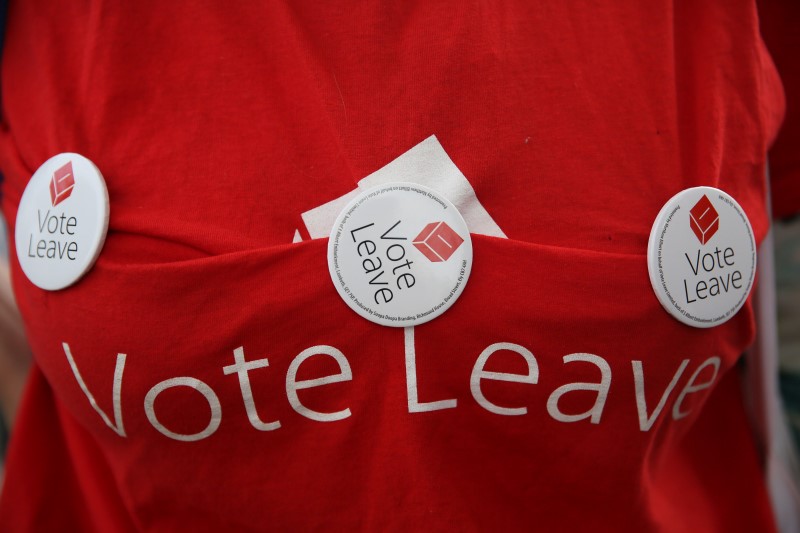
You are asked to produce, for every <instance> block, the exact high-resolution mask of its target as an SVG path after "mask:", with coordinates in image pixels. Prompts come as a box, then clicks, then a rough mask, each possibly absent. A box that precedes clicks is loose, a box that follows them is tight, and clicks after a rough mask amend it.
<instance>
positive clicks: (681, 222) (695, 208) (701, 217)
mask: <svg viewBox="0 0 800 533" xmlns="http://www.w3.org/2000/svg"><path fill="white" fill-rule="evenodd" d="M647 266H648V271H649V273H650V282H651V284H652V285H653V290H654V291H655V293H656V296H657V297H658V300H659V301H660V302H661V305H663V306H664V309H666V310H667V311H668V312H669V313H670V314H671V315H672V316H673V317H675V318H676V319H678V320H680V321H681V322H683V323H684V324H688V325H690V326H694V327H697V328H710V327H713V326H717V325H719V324H722V323H724V322H727V321H728V320H730V319H731V318H733V316H734V315H735V314H736V313H737V312H738V311H739V309H741V307H742V306H743V305H744V303H745V301H746V300H747V295H748V294H750V289H751V288H752V286H753V280H754V278H755V272H756V242H755V238H754V236H753V228H752V226H751V225H750V221H749V220H748V219H747V216H746V215H745V213H744V210H743V209H742V207H741V206H740V205H739V204H738V203H737V202H736V200H734V199H733V198H732V197H731V196H730V195H728V194H727V193H725V192H723V191H721V190H719V189H715V188H713V187H695V188H692V189H686V190H685V191H682V192H680V193H678V194H677V195H675V196H674V197H672V198H671V199H670V200H669V201H668V202H667V203H666V205H664V207H663V208H662V209H661V212H660V213H659V214H658V216H657V217H656V221H655V223H654V224H653V229H652V230H651V232H650V241H649V243H648V247H647Z"/></svg>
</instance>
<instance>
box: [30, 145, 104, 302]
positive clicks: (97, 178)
mask: <svg viewBox="0 0 800 533" xmlns="http://www.w3.org/2000/svg"><path fill="white" fill-rule="evenodd" d="M58 159H69V160H72V161H76V160H77V161H80V162H81V163H85V164H87V165H88V166H89V167H90V168H91V169H92V170H93V171H94V173H93V175H92V176H90V177H89V176H84V179H85V180H86V181H84V183H94V184H95V185H96V187H92V189H93V190H94V191H95V193H94V196H95V200H97V201H99V203H100V209H98V213H97V217H96V218H95V221H96V222H97V223H98V224H97V229H96V230H95V231H93V232H92V233H93V234H92V238H91V242H92V245H93V248H94V249H93V251H92V253H91V255H90V256H87V257H88V261H87V262H86V265H85V266H84V267H83V268H81V270H80V272H79V274H78V275H77V276H75V277H74V278H72V279H66V280H62V281H60V282H58V283H50V282H49V281H50V280H49V279H47V280H34V279H33V278H32V277H31V273H30V271H29V269H28V268H27V267H26V264H25V262H24V261H22V260H21V255H22V254H21V253H20V249H19V246H20V242H22V241H24V235H23V236H22V237H23V238H22V240H21V239H20V231H21V225H20V220H19V217H20V212H21V211H22V209H20V206H22V205H23V204H24V202H25V201H26V198H27V199H28V200H30V201H33V200H31V196H32V195H33V194H36V192H38V190H37V191H36V192H34V188H36V187H40V186H41V182H44V187H45V188H47V187H49V183H50V174H52V172H50V169H49V167H51V166H54V167H57V166H58V164H53V162H54V161H56V160H58ZM44 169H48V170H47V171H45V170H44ZM40 176H44V177H40ZM98 189H99V190H98ZM110 214H111V205H110V199H109V196H108V187H107V186H106V181H105V177H104V176H103V173H102V172H101V171H100V169H99V168H98V167H97V165H95V164H94V162H93V161H92V160H91V159H89V158H88V157H86V156H83V155H81V154H78V153H76V152H61V153H59V154H56V155H54V156H52V157H50V158H48V159H47V160H46V161H45V162H44V163H42V164H41V165H39V168H37V169H36V171H34V173H33V174H32V175H31V177H30V179H29V180H28V183H27V184H26V186H25V190H24V191H23V192H22V196H21V197H20V200H19V203H18V204H17V216H16V220H15V224H14V241H15V251H16V255H17V263H18V264H19V266H20V269H21V270H22V273H23V274H25V278H26V279H27V280H28V281H29V282H30V283H32V284H33V285H35V286H36V287H38V288H40V289H42V290H46V291H51V292H55V291H60V290H63V289H66V288H69V287H71V286H73V285H75V284H76V283H78V282H79V281H80V280H81V279H83V277H84V276H86V274H88V273H89V271H90V270H92V268H93V267H94V265H95V263H96V262H97V259H98V258H99V257H100V253H101V252H102V250H103V246H104V245H105V241H106V237H107V236H108V225H109V218H110ZM23 252H24V250H23Z"/></svg>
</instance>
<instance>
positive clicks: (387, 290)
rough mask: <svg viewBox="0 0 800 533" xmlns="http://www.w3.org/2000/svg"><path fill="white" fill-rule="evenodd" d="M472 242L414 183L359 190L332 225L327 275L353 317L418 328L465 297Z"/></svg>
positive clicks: (450, 209)
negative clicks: (357, 315) (463, 293)
mask: <svg viewBox="0 0 800 533" xmlns="http://www.w3.org/2000/svg"><path fill="white" fill-rule="evenodd" d="M471 269H472V240H471V239H470V235H469V230H468V229H467V225H466V223H465V222H464V219H463V218H462V217H461V215H460V214H459V213H458V211H457V210H456V208H455V206H454V205H453V204H452V203H450V202H449V201H448V200H447V199H446V198H444V197H443V196H442V195H441V194H439V193H437V192H435V191H433V190H432V189H429V188H427V187H423V186H421V185H416V184H413V183H387V184H383V185H379V186H377V187H373V188H371V189H367V190H365V191H362V192H361V193H360V194H359V195H358V196H356V197H355V198H353V199H352V200H351V201H350V202H349V203H348V204H347V206H345V208H344V209H343V210H342V211H341V213H340V214H339V216H338V217H337V218H336V220H335V222H334V224H333V228H332V230H331V236H330V240H329V241H328V270H329V271H330V275H331V279H332V280H333V284H334V286H335V287H336V290H337V291H338V292H339V295H340V296H341V297H342V299H343V300H344V301H345V303H347V305H348V306H350V308H351V309H353V311H355V312H356V313H358V314H359V315H361V316H363V317H364V318H366V319H367V320H371V321H372V322H375V323H377V324H381V325H384V326H394V327H404V326H413V325H416V324H422V323H424V322H428V321H429V320H432V319H434V318H436V317H438V316H439V315H441V314H442V313H444V312H445V311H446V310H447V309H449V308H450V306H452V305H453V303H455V301H456V300H457V299H458V297H459V296H460V295H461V293H462V292H463V290H464V287H465V285H466V283H467V280H468V278H469V274H470V271H471Z"/></svg>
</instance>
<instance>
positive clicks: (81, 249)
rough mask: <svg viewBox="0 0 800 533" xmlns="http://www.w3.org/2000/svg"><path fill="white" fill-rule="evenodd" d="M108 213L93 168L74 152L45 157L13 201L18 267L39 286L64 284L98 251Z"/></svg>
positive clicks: (105, 196)
mask: <svg viewBox="0 0 800 533" xmlns="http://www.w3.org/2000/svg"><path fill="white" fill-rule="evenodd" d="M108 215H109V203H108V191H107V190H106V184H105V180H104V179H103V175H102V174H101V173H100V171H99V170H98V169H97V167H96V166H95V165H94V164H93V163H92V162H91V161H89V160H88V159H86V158H85V157H83V156H81V155H79V154H71V153H65V154H58V155H57V156H54V157H51V158H50V159H48V160H47V161H45V162H44V164H42V166H41V167H39V169H38V170H37V171H36V172H35V173H34V174H33V176H32V177H31V179H30V181H29V182H28V185H27V187H26V188H25V192H24V193H23V195H22V198H21V199H20V202H19V208H18V210H17V220H16V229H15V237H16V249H17V259H18V260H19V263H20V266H21V267H22V271H23V272H24V273H25V275H26V276H27V278H28V279H29V280H30V281H31V282H32V283H33V284H34V285H36V286H37V287H39V288H41V289H46V290H59V289H63V288H65V287H69V286H70V285H72V284H73V283H75V282H76V281H78V280H79V279H80V278H81V277H82V276H83V275H84V274H85V273H86V272H87V271H88V270H89V269H91V267H92V265H94V262H95V260H96V259H97V256H98V255H99V254H100V250H101V249H102V247H103V243H104V242H105V238H106V232H107V230H108Z"/></svg>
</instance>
